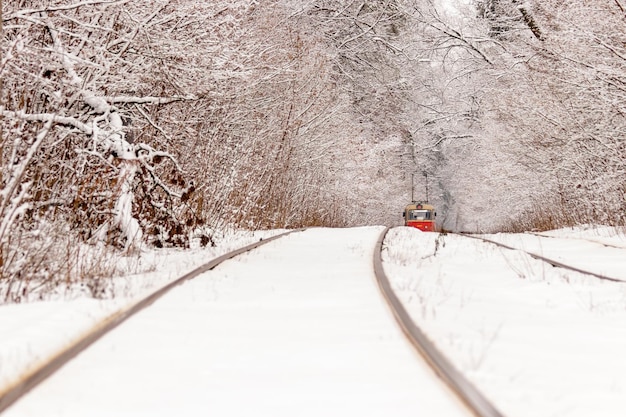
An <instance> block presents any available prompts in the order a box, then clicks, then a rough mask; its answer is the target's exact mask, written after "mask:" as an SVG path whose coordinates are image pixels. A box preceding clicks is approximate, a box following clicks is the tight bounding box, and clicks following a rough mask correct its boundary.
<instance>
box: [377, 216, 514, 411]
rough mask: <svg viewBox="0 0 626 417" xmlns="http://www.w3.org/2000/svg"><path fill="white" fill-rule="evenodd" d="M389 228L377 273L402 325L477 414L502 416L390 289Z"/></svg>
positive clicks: (451, 386)
mask: <svg viewBox="0 0 626 417" xmlns="http://www.w3.org/2000/svg"><path fill="white" fill-rule="evenodd" d="M388 231H389V229H388V228H387V229H385V231H384V232H383V233H382V234H381V236H380V238H379V239H378V242H377V244H376V250H375V251H374V273H375V274H376V280H377V281H378V285H379V286H380V289H381V292H382V293H383V296H384V297H385V299H386V301H387V303H388V304H389V306H390V308H391V310H392V312H393V315H394V317H395V319H396V321H397V322H398V324H399V326H400V328H401V329H402V331H403V332H404V334H405V335H406V337H407V338H408V340H409V341H410V342H411V344H412V345H413V346H414V347H415V348H416V349H417V351H418V352H419V353H420V354H421V355H422V356H423V357H424V359H425V360H426V362H428V364H429V365H430V366H431V367H432V368H433V370H434V371H435V372H436V373H437V375H439V377H440V378H441V379H442V380H443V381H444V382H445V383H446V384H447V385H448V386H449V387H450V389H451V390H452V391H453V392H454V393H455V394H456V395H457V396H458V398H459V399H460V400H461V401H462V402H463V403H464V404H465V405H466V406H467V407H468V408H469V409H470V411H471V412H472V413H473V414H474V415H476V416H478V417H502V416H503V415H502V414H501V413H500V411H499V410H498V409H497V408H496V407H495V406H494V405H493V404H492V403H491V402H490V401H489V400H488V399H487V397H485V396H484V395H483V394H482V393H481V392H480V391H479V390H478V389H477V388H476V387H475V386H474V385H473V384H472V383H470V382H469V380H467V378H465V376H463V374H461V373H460V372H459V371H458V370H457V369H456V368H455V367H454V366H453V365H452V363H451V362H450V361H449V360H448V359H447V358H446V357H445V356H444V355H443V354H442V353H441V352H440V351H439V350H438V349H437V348H436V347H435V345H434V344H433V343H432V342H431V341H430V340H429V339H428V338H427V337H426V335H425V334H424V332H423V331H422V330H421V329H420V328H419V327H418V326H417V325H416V324H415V323H414V322H413V320H412V319H411V317H410V315H409V313H408V312H407V311H406V309H405V308H404V306H403V305H402V302H401V301H400V299H399V298H398V297H397V296H396V294H395V293H394V291H393V290H392V289H391V283H390V281H389V278H388V277H387V275H386V274H385V271H384V268H383V265H382V257H381V253H382V250H383V242H384V239H385V235H386V234H387V232H388Z"/></svg>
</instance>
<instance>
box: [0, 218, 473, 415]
mask: <svg viewBox="0 0 626 417" xmlns="http://www.w3.org/2000/svg"><path fill="white" fill-rule="evenodd" d="M382 230H383V228H382V227H368V228H357V229H343V230H331V229H312V230H308V231H306V232H302V233H295V234H292V235H290V236H287V237H285V238H282V239H279V240H278V241H275V242H270V243H269V244H267V245H266V246H264V247H262V248H259V249H257V250H255V251H253V252H251V253H249V254H246V255H243V256H240V257H238V258H236V259H234V260H232V261H227V262H226V263H225V264H223V266H220V267H218V268H217V269H216V270H215V271H212V272H208V273H206V274H204V275H203V276H201V277H199V278H197V279H194V280H192V281H190V282H187V283H185V284H183V285H181V286H179V287H177V288H175V289H174V290H173V291H172V292H170V293H169V294H168V295H166V296H165V297H164V298H162V299H161V300H159V301H157V302H156V303H155V304H154V305H153V306H151V307H150V308H148V309H146V310H144V311H142V312H141V313H139V314H138V315H137V316H136V317H133V318H131V319H130V320H129V321H127V322H126V323H124V324H123V325H121V326H120V327H119V328H117V329H116V330H115V331H114V332H112V333H111V334H109V335H107V336H105V337H104V338H102V339H101V340H100V341H98V342H96V343H95V344H94V345H93V346H92V347H91V348H90V349H89V350H87V351H86V352H84V353H83V354H81V355H79V356H78V357H77V358H75V359H74V360H72V361H71V362H70V363H68V364H67V365H66V366H65V367H63V368H62V369H61V370H60V371H59V372H58V373H56V374H55V375H53V376H52V377H51V378H49V379H48V380H46V381H45V382H44V383H42V384H41V385H40V386H38V387H36V388H35V389H34V390H33V391H32V392H31V393H30V394H29V395H27V396H26V397H25V398H23V399H22V400H20V401H19V402H18V403H16V404H15V405H14V406H12V407H11V408H9V409H8V410H7V411H6V412H5V413H4V416H6V417H14V416H42V415H45V416H81V417H83V416H107V417H109V416H124V415H127V416H152V417H154V416H172V415H181V416H196V415H197V416H207V415H216V416H251V415H264V416H273V417H276V416H289V417H292V416H320V415H325V416H389V415H393V416H415V415H437V416H468V415H469V412H468V411H467V410H466V409H465V408H464V406H462V405H461V404H460V403H459V401H458V400H457V399H456V398H455V397H454V396H453V395H452V394H451V393H450V392H449V391H448V388H447V387H446V386H444V384H443V383H442V382H441V381H439V380H438V379H437V377H436V376H435V374H434V373H433V371H432V370H431V369H430V368H429V367H428V366H427V365H426V364H425V363H424V361H423V360H422V359H421V357H420V356H419V355H417V354H416V353H415V352H414V350H413V348H412V347H411V346H410V344H409V343H408V342H407V341H406V339H405V337H404V335H403V334H402V333H401V331H400V330H399V328H398V327H397V325H396V323H395V321H394V319H393V317H392V315H391V312H390V311H389V308H388V307H387V305H386V304H385V303H384V301H383V298H382V296H381V294H380V293H379V290H378V287H377V284H376V282H375V277H374V275H373V272H372V268H371V264H372V256H373V249H374V244H375V242H376V240H377V238H378V237H379V235H380V233H381V232H382Z"/></svg>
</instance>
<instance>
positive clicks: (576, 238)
mask: <svg viewBox="0 0 626 417" xmlns="http://www.w3.org/2000/svg"><path fill="white" fill-rule="evenodd" d="M526 234H529V235H533V236H538V237H544V238H546V239H569V240H582V241H583V242H588V243H594V244H596V245H602V246H605V247H607V248H613V249H626V247H624V246H619V245H612V244H610V243H605V242H601V241H599V240H594V239H587V238H584V237H572V236H565V237H563V236H550V235H544V234H543V233H540V232H526Z"/></svg>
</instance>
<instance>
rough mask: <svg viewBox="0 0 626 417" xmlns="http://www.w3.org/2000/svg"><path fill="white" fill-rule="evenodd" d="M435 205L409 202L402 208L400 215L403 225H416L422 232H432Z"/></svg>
mask: <svg viewBox="0 0 626 417" xmlns="http://www.w3.org/2000/svg"><path fill="white" fill-rule="evenodd" d="M436 216H437V213H436V212H435V207H434V206H431V205H430V204H427V203H411V204H409V205H407V206H406V207H405V208H404V212H403V213H402V217H404V225H405V226H410V227H416V228H418V229H420V230H421V231H423V232H434V231H435V230H436V228H435V217H436Z"/></svg>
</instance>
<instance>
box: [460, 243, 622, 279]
mask: <svg viewBox="0 0 626 417" xmlns="http://www.w3.org/2000/svg"><path fill="white" fill-rule="evenodd" d="M457 234H458V235H459V236H464V237H467V238H471V239H478V240H482V241H483V242H487V243H491V244H494V245H497V246H500V247H502V248H505V249H509V250H517V251H521V252H524V253H527V254H528V255H530V256H531V257H532V258H534V259H537V260H540V261H543V262H547V263H549V264H550V265H552V266H554V267H558V268H563V269H568V270H570V271H574V272H578V273H581V274H585V275H590V276H593V277H596V278H599V279H602V280H605V281H611V282H624V283H626V281H624V280H623V279H619V278H613V277H608V276H606V275H602V274H597V273H595V272H591V271H586V270H584V269H580V268H577V267H575V266H570V265H567V264H564V263H563V262H560V261H557V260H554V259H550V258H547V257H545V256H541V255H537V254H536V253H532V252H528V251H525V250H524V249H520V248H516V247H513V246H509V245H505V244H504V243H500V242H497V241H495V240H491V239H487V238H484V237H480V236H473V235H470V234H467V233H457Z"/></svg>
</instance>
